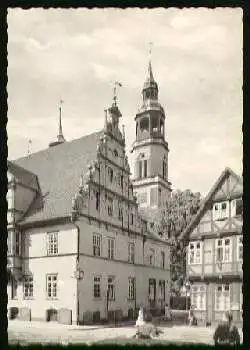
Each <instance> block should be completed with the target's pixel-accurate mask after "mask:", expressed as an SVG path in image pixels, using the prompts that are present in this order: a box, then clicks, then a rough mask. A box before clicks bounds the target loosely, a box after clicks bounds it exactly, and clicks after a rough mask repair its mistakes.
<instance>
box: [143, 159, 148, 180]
mask: <svg viewBox="0 0 250 350" xmlns="http://www.w3.org/2000/svg"><path fill="white" fill-rule="evenodd" d="M143 175H144V177H147V176H148V161H147V160H146V159H145V160H144V174H143Z"/></svg>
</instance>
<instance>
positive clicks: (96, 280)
mask: <svg viewBox="0 0 250 350" xmlns="http://www.w3.org/2000/svg"><path fill="white" fill-rule="evenodd" d="M101 279H102V276H101V275H94V276H93V298H94V299H101ZM96 287H99V288H98V289H96ZM96 291H98V293H96Z"/></svg>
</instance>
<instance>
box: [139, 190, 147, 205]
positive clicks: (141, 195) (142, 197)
mask: <svg viewBox="0 0 250 350" xmlns="http://www.w3.org/2000/svg"><path fill="white" fill-rule="evenodd" d="M137 199H138V203H140V204H143V203H147V192H141V193H138V195H137Z"/></svg>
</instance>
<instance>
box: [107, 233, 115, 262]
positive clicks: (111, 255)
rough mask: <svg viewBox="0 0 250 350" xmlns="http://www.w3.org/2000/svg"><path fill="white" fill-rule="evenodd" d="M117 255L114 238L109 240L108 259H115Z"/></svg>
mask: <svg viewBox="0 0 250 350" xmlns="http://www.w3.org/2000/svg"><path fill="white" fill-rule="evenodd" d="M114 255H115V240H114V238H108V258H109V259H114Z"/></svg>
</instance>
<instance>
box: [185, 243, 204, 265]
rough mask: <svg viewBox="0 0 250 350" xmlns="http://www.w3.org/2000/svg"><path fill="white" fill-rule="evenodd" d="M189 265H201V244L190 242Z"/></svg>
mask: <svg viewBox="0 0 250 350" xmlns="http://www.w3.org/2000/svg"><path fill="white" fill-rule="evenodd" d="M188 253H189V254H188V256H189V264H190V265H192V264H201V243H200V242H190V243H189V249H188Z"/></svg>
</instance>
